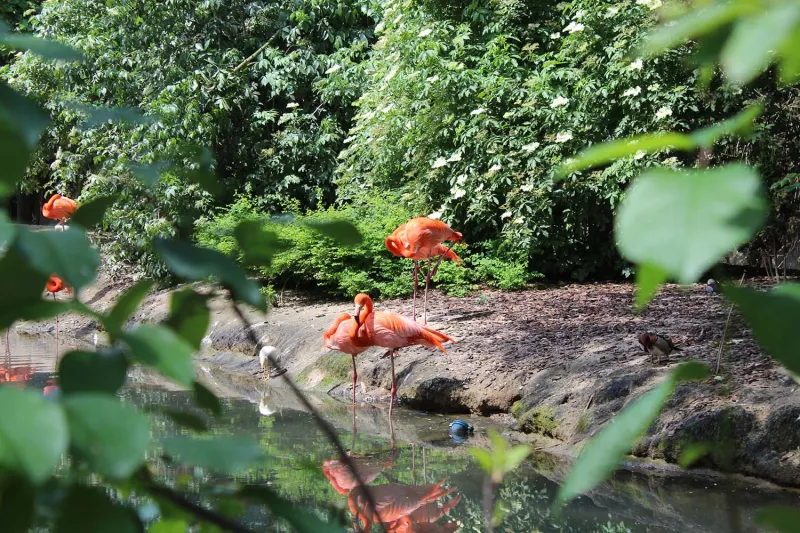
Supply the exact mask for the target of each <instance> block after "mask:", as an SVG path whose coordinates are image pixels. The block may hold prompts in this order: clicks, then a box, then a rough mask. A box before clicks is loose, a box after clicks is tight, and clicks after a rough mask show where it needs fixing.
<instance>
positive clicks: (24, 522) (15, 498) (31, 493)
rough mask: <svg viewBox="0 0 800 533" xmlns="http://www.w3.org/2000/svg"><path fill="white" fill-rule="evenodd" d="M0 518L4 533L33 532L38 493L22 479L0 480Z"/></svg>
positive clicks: (4, 477)
mask: <svg viewBox="0 0 800 533" xmlns="http://www.w3.org/2000/svg"><path fill="white" fill-rule="evenodd" d="M0 483H1V484H0V516H2V517H3V533H28V532H29V531H31V530H32V526H33V518H34V511H35V499H36V491H35V490H34V488H33V487H32V486H31V484H30V483H28V481H27V480H26V479H24V478H22V477H18V476H13V475H11V476H10V475H5V476H3V477H2V478H0Z"/></svg>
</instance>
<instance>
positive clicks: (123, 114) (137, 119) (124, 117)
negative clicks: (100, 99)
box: [62, 102, 157, 128]
mask: <svg viewBox="0 0 800 533" xmlns="http://www.w3.org/2000/svg"><path fill="white" fill-rule="evenodd" d="M62 105H63V106H64V107H66V108H67V109H72V110H73V111H77V112H79V113H81V114H83V115H86V121H85V122H84V124H83V125H84V127H86V128H94V127H96V126H99V125H104V124H110V123H113V122H124V123H127V124H150V123H152V122H156V121H157V118H156V117H153V116H148V115H143V114H142V113H141V112H140V111H138V110H136V109H133V108H129V107H95V106H89V105H85V104H81V103H78V102H62Z"/></svg>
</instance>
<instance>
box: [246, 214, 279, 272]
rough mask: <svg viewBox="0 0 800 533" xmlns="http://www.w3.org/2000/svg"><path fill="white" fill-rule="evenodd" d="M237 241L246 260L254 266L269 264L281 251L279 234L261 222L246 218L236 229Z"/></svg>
mask: <svg viewBox="0 0 800 533" xmlns="http://www.w3.org/2000/svg"><path fill="white" fill-rule="evenodd" d="M234 234H235V235H236V241H237V242H238V243H239V248H241V250H242V253H243V254H244V262H245V264H248V265H253V266H269V265H270V264H271V263H272V258H273V256H274V255H275V254H276V253H278V252H279V251H281V245H280V242H279V241H278V234H277V233H275V232H274V231H269V230H265V229H264V227H263V225H262V224H261V223H260V222H257V221H255V220H246V221H244V222H241V223H239V225H238V226H236V229H235V230H234Z"/></svg>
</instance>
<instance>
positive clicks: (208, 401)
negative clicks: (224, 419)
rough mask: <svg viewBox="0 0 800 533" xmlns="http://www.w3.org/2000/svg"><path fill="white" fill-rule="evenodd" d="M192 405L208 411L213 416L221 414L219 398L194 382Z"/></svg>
mask: <svg viewBox="0 0 800 533" xmlns="http://www.w3.org/2000/svg"><path fill="white" fill-rule="evenodd" d="M194 403H196V404H197V405H198V406H200V407H202V408H204V409H208V410H209V411H211V414H213V415H214V416H219V415H221V414H222V404H221V403H219V398H217V396H216V395H215V394H214V393H213V392H211V391H210V390H209V389H208V387H206V386H205V385H203V384H202V383H200V382H199V381H195V382H194Z"/></svg>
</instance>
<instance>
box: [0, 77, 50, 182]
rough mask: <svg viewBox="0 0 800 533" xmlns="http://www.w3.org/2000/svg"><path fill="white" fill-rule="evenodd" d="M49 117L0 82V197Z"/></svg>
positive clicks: (18, 173) (18, 174)
mask: <svg viewBox="0 0 800 533" xmlns="http://www.w3.org/2000/svg"><path fill="white" fill-rule="evenodd" d="M49 123H50V118H49V117H48V116H47V114H46V113H45V112H44V111H42V110H41V109H40V108H39V107H38V106H37V105H36V104H34V103H33V102H31V101H30V100H28V99H27V98H25V97H23V96H22V95H20V94H19V93H17V92H16V91H14V90H13V89H11V88H10V87H9V86H8V85H6V84H5V83H4V82H0V161H2V162H3V171H2V172H0V196H5V195H6V194H8V193H10V192H11V191H12V190H13V189H14V186H15V185H16V182H17V181H18V180H19V179H20V178H21V177H22V175H23V174H24V172H25V168H26V167H27V165H28V157H29V155H30V154H31V152H33V149H34V148H35V147H36V143H37V142H38V141H39V137H40V136H41V134H42V132H43V131H44V130H45V128H46V127H47V126H48V124H49Z"/></svg>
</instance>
